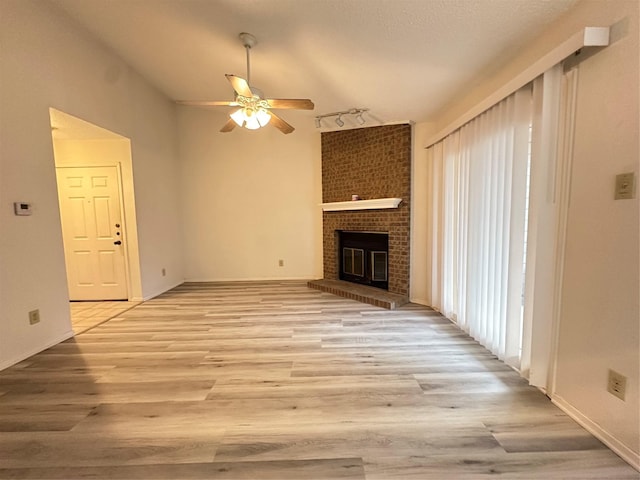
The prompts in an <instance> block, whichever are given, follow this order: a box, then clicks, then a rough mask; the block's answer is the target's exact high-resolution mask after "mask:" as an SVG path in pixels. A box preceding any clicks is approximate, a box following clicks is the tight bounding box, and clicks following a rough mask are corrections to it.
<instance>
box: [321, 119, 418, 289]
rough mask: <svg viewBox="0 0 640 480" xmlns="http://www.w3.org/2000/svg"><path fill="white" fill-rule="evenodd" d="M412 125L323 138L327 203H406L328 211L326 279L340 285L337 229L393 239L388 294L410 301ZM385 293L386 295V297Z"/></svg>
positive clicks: (325, 221)
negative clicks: (357, 200)
mask: <svg viewBox="0 0 640 480" xmlns="http://www.w3.org/2000/svg"><path fill="white" fill-rule="evenodd" d="M411 132H412V128H411V125H409V124H401V125H386V126H381V127H369V128H359V129H353V130H342V131H336V132H324V133H322V201H323V203H328V202H344V201H348V200H351V196H352V195H359V196H360V198H362V199H364V200H369V199H374V198H391V197H398V198H402V202H401V203H400V205H399V207H398V208H391V209H381V210H356V211H350V210H347V211H335V212H323V216H322V225H323V265H324V279H325V280H338V278H339V277H338V261H337V258H338V257H337V254H338V252H337V250H338V243H337V234H336V231H338V230H349V231H361V232H385V233H388V234H389V293H392V294H397V295H400V296H403V297H408V296H409V225H410V223H409V222H410V205H411V144H412V141H411ZM383 293H384V292H383Z"/></svg>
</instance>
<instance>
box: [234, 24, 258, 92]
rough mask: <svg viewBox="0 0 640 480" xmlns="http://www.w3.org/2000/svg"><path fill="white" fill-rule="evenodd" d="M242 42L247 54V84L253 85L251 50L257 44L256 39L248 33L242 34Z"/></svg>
mask: <svg viewBox="0 0 640 480" xmlns="http://www.w3.org/2000/svg"><path fill="white" fill-rule="evenodd" d="M238 37H240V40H241V41H242V45H243V46H244V49H245V50H246V52H247V83H248V84H249V85H251V48H253V47H254V46H255V45H256V44H257V43H258V40H256V37H254V36H253V35H251V34H250V33H247V32H242V33H241V34H239V35H238Z"/></svg>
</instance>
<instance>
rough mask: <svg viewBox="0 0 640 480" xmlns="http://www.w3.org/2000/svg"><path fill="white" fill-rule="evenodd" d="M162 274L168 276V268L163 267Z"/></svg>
mask: <svg viewBox="0 0 640 480" xmlns="http://www.w3.org/2000/svg"><path fill="white" fill-rule="evenodd" d="M162 276H163V277H166V276H167V269H166V268H163V269H162Z"/></svg>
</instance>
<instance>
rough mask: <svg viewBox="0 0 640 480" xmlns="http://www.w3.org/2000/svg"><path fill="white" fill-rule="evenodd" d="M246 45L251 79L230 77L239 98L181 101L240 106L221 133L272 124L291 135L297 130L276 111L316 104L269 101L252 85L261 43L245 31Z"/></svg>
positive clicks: (304, 108) (191, 103)
mask: <svg viewBox="0 0 640 480" xmlns="http://www.w3.org/2000/svg"><path fill="white" fill-rule="evenodd" d="M239 37H240V40H241V41H242V45H243V46H244V48H245V50H246V52H247V78H246V80H245V79H244V78H242V77H238V76H237V75H232V74H226V75H225V77H227V80H229V82H230V83H231V86H232V87H233V89H234V90H235V99H234V100H233V101H231V102H224V101H220V102H218V101H202V102H197V101H178V102H177V103H179V104H181V105H195V106H205V107H211V106H221V105H222V106H229V107H237V108H236V109H235V110H234V111H233V112H231V114H230V115H229V117H230V118H229V120H228V121H227V123H225V124H224V125H223V127H222V128H221V129H220V131H221V132H230V131H231V130H233V129H234V128H235V127H236V126H239V127H244V128H248V129H249V130H256V129H258V128H260V127H264V126H266V125H267V124H269V123H270V124H271V125H273V126H274V127H276V128H277V129H278V130H280V131H281V132H282V133H284V134H287V133H291V132H293V131H294V130H295V129H294V128H293V127H292V126H291V125H289V124H288V123H287V122H285V121H284V120H283V119H282V118H280V117H279V116H278V115H276V114H275V113H274V112H273V111H272V109H297V110H313V108H314V105H313V102H312V101H311V100H309V99H307V98H305V99H302V98H265V97H264V94H263V93H262V91H260V90H259V89H257V88H255V87H253V86H251V85H250V84H249V81H250V76H251V63H250V52H251V48H252V47H254V46H255V45H256V44H257V43H258V42H257V40H256V37H254V36H253V35H251V34H250V33H246V32H243V33H241V34H240V35H239Z"/></svg>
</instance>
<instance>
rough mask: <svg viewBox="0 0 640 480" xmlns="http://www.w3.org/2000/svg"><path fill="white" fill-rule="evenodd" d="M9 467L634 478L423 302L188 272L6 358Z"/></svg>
mask: <svg viewBox="0 0 640 480" xmlns="http://www.w3.org/2000/svg"><path fill="white" fill-rule="evenodd" d="M0 432H1V434H0V478H11V479H18V478H25V479H27V478H33V479H35V478H39V479H44V478H46V479H76V478H92V479H172V480H174V479H214V480H215V479H227V480H233V479H253V480H263V479H267V480H268V479H278V480H288V479H310V480H320V479H323V480H330V479H345V480H382V479H384V480H393V479H403V480H405V479H407V480H411V479H420V480H431V479H438V480H443V479H456V480H457V479H462V480H466V479H482V478H504V479H509V480H511V479H514V480H515V479H538V478H544V479H546V480H555V479H573V480H578V479H581V480H582V479H603V478H615V479H635V480H637V479H638V472H636V471H635V470H633V469H632V468H631V467H630V466H629V465H627V464H626V463H624V462H623V461H622V460H621V459H620V458H619V457H617V456H616V455H615V454H614V453H613V452H611V451H610V450H609V449H607V448H606V447H605V446H604V445H603V444H602V443H600V442H599V441H597V440H596V439H595V438H594V437H593V436H591V435H590V434H588V433H587V432H586V431H584V430H583V429H582V428H581V427H579V426H578V425H577V424H576V423H575V422H573V420H571V419H570V418H569V417H567V416H566V415H565V414H564V413H563V412H561V411H560V410H559V409H558V408H557V407H556V406H554V405H553V404H552V403H551V402H550V401H549V399H548V398H547V397H545V396H544V395H543V394H542V393H541V392H540V391H538V390H537V389H535V388H533V387H530V386H529V385H528V384H527V382H526V381H525V380H523V379H521V378H520V377H519V375H518V374H517V373H516V372H514V371H513V370H512V369H511V368H510V367H508V366H506V365H505V364H504V363H502V362H500V361H499V360H498V359H497V358H496V357H495V356H494V355H492V354H491V353H490V352H488V351H487V350H485V349H484V348H483V347H482V346H480V345H479V344H478V343H477V342H475V341H474V340H473V339H471V338H470V337H468V336H467V335H466V334H465V333H464V332H461V331H460V330H459V329H458V328H457V327H456V326H455V325H453V324H452V323H451V322H449V321H448V320H447V319H446V318H444V317H442V316H440V315H439V314H438V313H437V312H434V311H433V310H432V309H430V308H427V307H422V306H419V305H414V304H408V305H405V306H403V307H401V308H398V309H396V310H393V311H390V310H384V309H381V308H377V307H374V306H371V305H365V304H361V303H358V302H355V301H353V300H349V299H345V298H341V297H337V296H333V295H331V294H328V293H324V292H321V291H319V290H312V289H309V288H307V287H306V284H305V282H301V281H273V282H235V283H234V282H222V283H202V284H195V283H188V284H184V285H181V286H179V287H177V288H175V289H173V290H171V291H169V292H167V293H165V294H163V295H161V296H159V297H157V298H155V299H152V300H150V301H147V302H144V303H142V304H140V305H138V306H136V307H134V308H133V309H131V310H128V311H127V312H124V313H122V314H121V315H118V316H117V317H115V318H112V319H111V320H109V321H107V322H105V323H102V324H100V325H98V326H96V327H94V328H92V329H91V330H89V331H87V332H84V333H82V334H80V335H78V336H76V337H75V338H73V339H71V340H68V341H66V342H63V343H61V344H59V345H56V346H54V347H52V348H50V349H48V350H47V351H45V352H42V353H41V354H38V355H35V356H33V357H31V358H29V359H27V360H25V361H23V362H20V363H19V364H17V365H15V366H13V367H11V368H8V369H6V370H5V371H3V372H0Z"/></svg>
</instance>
